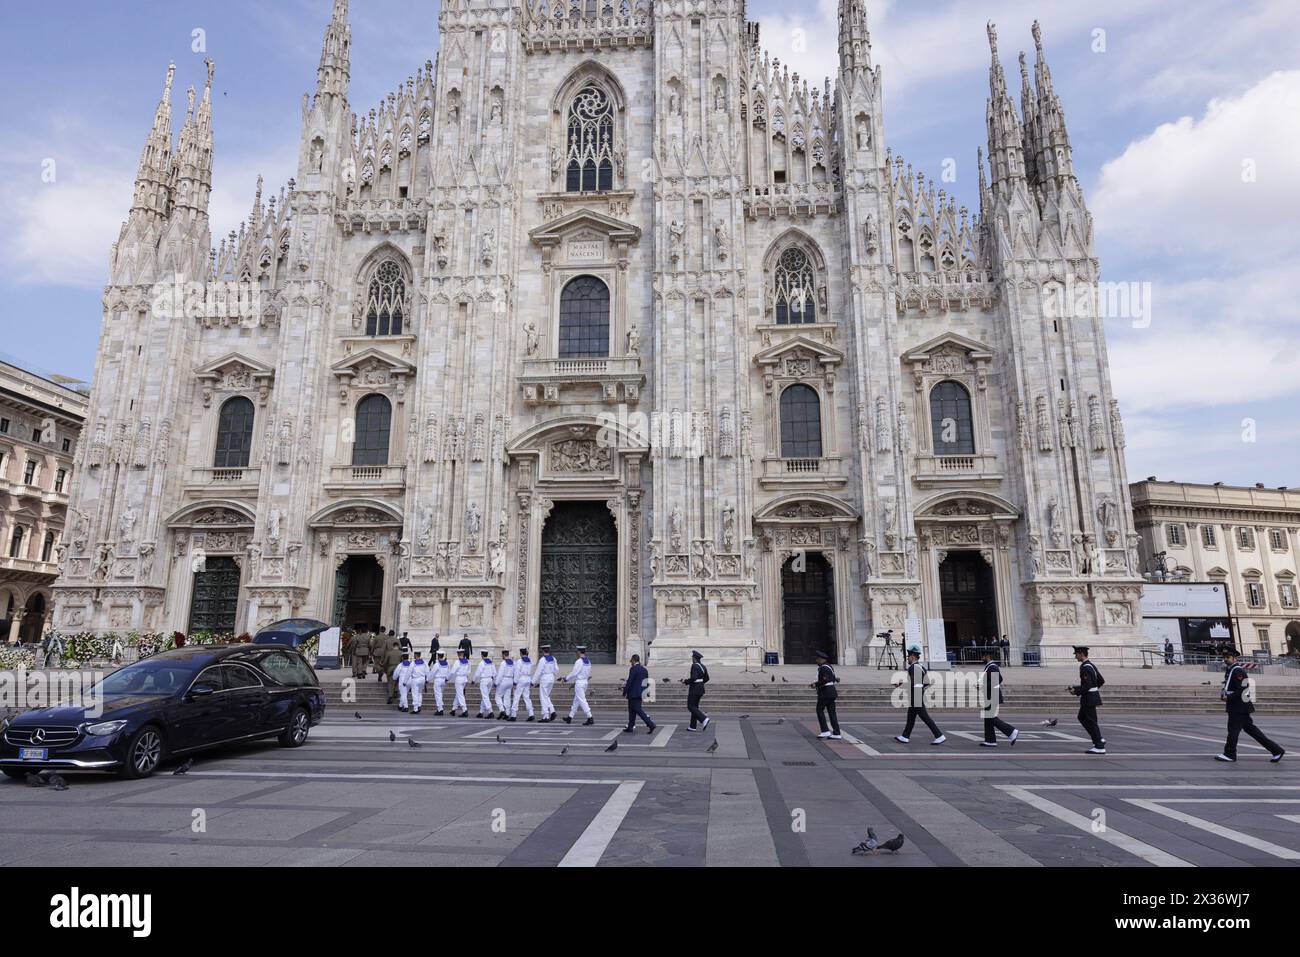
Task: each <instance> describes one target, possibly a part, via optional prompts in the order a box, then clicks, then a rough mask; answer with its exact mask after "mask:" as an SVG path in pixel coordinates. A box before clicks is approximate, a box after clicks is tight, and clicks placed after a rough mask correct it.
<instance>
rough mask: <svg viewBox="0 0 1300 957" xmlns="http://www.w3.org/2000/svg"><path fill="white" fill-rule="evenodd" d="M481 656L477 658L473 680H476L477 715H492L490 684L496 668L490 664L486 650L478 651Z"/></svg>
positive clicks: (487, 716)
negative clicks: (477, 694) (477, 695)
mask: <svg viewBox="0 0 1300 957" xmlns="http://www.w3.org/2000/svg"><path fill="white" fill-rule="evenodd" d="M479 654H480V655H482V658H481V659H480V660H479V663H478V668H476V669H475V670H474V680H475V681H477V682H478V693H479V699H478V717H480V718H490V717H492V684H493V683H494V682H495V681H496V677H497V669H496V665H494V664H492V656H491V655H489V654H488V653H487V652H486V651H480V652H479Z"/></svg>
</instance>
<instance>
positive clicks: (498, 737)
mask: <svg viewBox="0 0 1300 957" xmlns="http://www.w3.org/2000/svg"><path fill="white" fill-rule="evenodd" d="M497 744H505V742H504V741H502V740H501V735H499V734H498V735H497Z"/></svg>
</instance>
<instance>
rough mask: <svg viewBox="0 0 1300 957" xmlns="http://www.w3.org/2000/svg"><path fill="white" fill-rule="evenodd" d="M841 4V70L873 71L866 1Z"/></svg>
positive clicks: (841, 2)
mask: <svg viewBox="0 0 1300 957" xmlns="http://www.w3.org/2000/svg"><path fill="white" fill-rule="evenodd" d="M839 2H840V13H839V22H840V70H841V72H845V73H847V72H851V71H853V70H870V69H871V31H870V30H868V29H867V4H866V0H839Z"/></svg>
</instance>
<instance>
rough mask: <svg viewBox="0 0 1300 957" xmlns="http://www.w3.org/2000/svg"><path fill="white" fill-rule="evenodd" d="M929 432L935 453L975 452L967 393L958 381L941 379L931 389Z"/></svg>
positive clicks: (957, 453) (960, 453)
mask: <svg viewBox="0 0 1300 957" xmlns="http://www.w3.org/2000/svg"><path fill="white" fill-rule="evenodd" d="M930 433H931V435H933V436H934V454H935V455H974V454H975V429H974V427H973V425H972V423H971V414H970V393H969V392H967V391H966V387H965V386H964V385H962V384H961V383H959V382H952V381H948V382H940V383H939V384H938V385H936V386H935V387H934V388H933V389H931V390H930Z"/></svg>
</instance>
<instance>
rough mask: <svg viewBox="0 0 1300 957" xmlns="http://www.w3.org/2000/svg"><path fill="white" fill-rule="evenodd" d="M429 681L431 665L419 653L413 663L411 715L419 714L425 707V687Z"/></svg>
mask: <svg viewBox="0 0 1300 957" xmlns="http://www.w3.org/2000/svg"><path fill="white" fill-rule="evenodd" d="M428 680H429V665H428V663H427V662H426V661H425V660H424V658H423V656H421V655H420V653H419V652H416V654H415V660H414V661H413V662H411V681H410V684H411V713H412V714H419V713H420V709H421V708H423V707H424V685H425V683H426V682H427V681H428Z"/></svg>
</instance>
